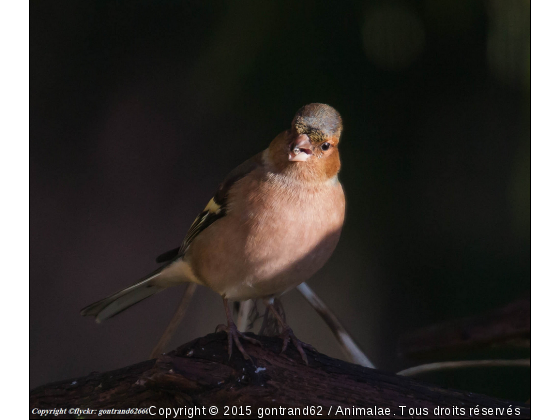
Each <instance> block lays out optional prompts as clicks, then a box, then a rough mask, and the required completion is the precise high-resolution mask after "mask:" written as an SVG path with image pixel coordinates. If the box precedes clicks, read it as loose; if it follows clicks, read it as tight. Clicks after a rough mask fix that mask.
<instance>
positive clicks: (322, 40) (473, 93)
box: [30, 0, 530, 400]
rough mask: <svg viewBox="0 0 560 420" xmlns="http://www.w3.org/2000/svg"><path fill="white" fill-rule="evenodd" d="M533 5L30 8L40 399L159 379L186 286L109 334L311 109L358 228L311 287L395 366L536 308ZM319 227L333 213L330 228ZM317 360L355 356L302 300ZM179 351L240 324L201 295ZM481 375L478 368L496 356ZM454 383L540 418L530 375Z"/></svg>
mask: <svg viewBox="0 0 560 420" xmlns="http://www.w3.org/2000/svg"><path fill="white" fill-rule="evenodd" d="M529 25H530V3H529V1H525V0H500V1H487V0H485V1H482V0H481V1H460V2H459V1H453V2H450V1H445V0H442V1H394V0H392V1H367V2H310V1H306V2H288V1H282V2H276V1H266V2H261V1H258V2H257V1H255V2H243V1H236V2H227V3H226V2H206V1H204V2H203V1H191V2H179V1H177V2H162V1H157V2H156V1H153V2H143V1H134V2H132V1H128V2H110V1H109V2H72V1H66V2H52V1H46V2H43V1H32V2H31V4H30V91H31V97H30V140H31V141H30V192H31V197H30V198H31V208H30V228H31V238H30V307H31V313H30V372H31V378H30V385H31V387H35V386H38V385H41V384H43V383H47V382H50V381H55V380H60V379H65V378H68V377H77V376H81V375H85V374H87V373H89V372H91V371H93V370H96V371H105V370H109V369H115V368H119V367H122V366H125V365H129V364H132V363H135V362H139V361H141V360H144V359H146V358H147V356H148V355H149V353H150V351H151V349H152V347H153V346H154V345H155V344H156V342H157V340H158V338H159V336H160V334H161V333H162V331H163V329H164V328H165V326H166V325H167V322H168V321H169V319H170V317H171V315H172V313H173V311H174V308H175V305H176V304H177V302H178V300H179V298H180V296H181V294H182V288H177V289H171V290H167V291H166V292H164V293H161V294H159V295H157V296H155V297H153V298H151V299H149V300H147V301H145V302H143V303H141V304H139V305H137V306H135V307H133V308H131V309H130V310H128V311H126V312H124V313H123V314H121V315H119V316H118V317H117V318H114V319H111V320H109V321H108V322H106V323H104V324H101V325H97V324H95V322H93V320H92V319H90V318H88V319H85V318H82V317H80V316H79V310H80V309H81V308H82V307H84V306H85V305H87V304H89V303H91V302H93V301H95V300H98V299H100V298H102V297H105V296H107V295H109V294H111V293H113V292H115V291H116V290H118V289H121V288H123V287H125V286H127V285H129V284H131V283H133V282H134V280H136V279H137V278H139V277H141V276H143V275H144V274H146V273H147V272H149V271H151V270H153V269H154V268H155V267H156V264H155V261H154V259H155V257H156V256H157V255H158V254H159V253H161V252H164V251H166V250H168V249H171V248H174V247H176V246H178V245H179V244H180V242H181V241H182V239H183V235H184V234H185V233H186V231H187V229H188V227H189V226H190V224H191V222H192V220H193V219H194V217H195V216H196V215H197V214H198V212H199V211H200V210H201V209H202V208H203V207H204V205H205V204H206V202H207V201H208V200H209V198H210V197H211V196H212V195H213V193H214V191H215V189H216V187H217V186H218V184H219V183H220V181H221V180H222V178H223V177H224V176H225V175H226V174H227V173H228V172H229V170H231V169H232V168H234V167H235V166H236V165H237V164H239V163H241V162H242V161H244V160H245V159H246V158H248V157H250V156H252V155H254V154H255V153H257V152H259V151H260V150H262V149H264V148H266V147H267V145H268V143H269V142H270V141H271V140H272V139H273V138H274V137H275V136H276V134H277V133H278V132H280V131H282V130H284V129H286V128H287V127H288V126H289V123H290V121H291V119H292V117H293V114H294V113H295V111H296V110H297V109H299V108H300V107H301V106H302V105H304V104H306V103H310V102H325V103H328V104H330V105H332V106H334V107H335V108H336V109H337V110H338V111H339V112H340V113H341V115H342V117H343V120H344V124H345V129H344V132H343V136H342V144H341V156H342V163H343V168H342V172H341V176H340V178H341V181H342V183H343V185H344V187H345V190H346V194H347V209H348V211H347V221H346V225H345V228H344V231H343V235H342V238H341V241H340V243H339V246H338V248H337V251H336V252H335V254H334V255H333V257H332V259H331V260H330V262H329V263H328V264H327V266H326V267H325V268H324V269H322V270H321V271H320V272H319V273H318V274H317V275H315V276H314V278H312V279H311V280H310V281H309V284H310V285H311V286H312V287H313V289H314V290H315V291H316V292H317V293H318V294H319V296H320V297H321V298H322V299H323V300H324V301H325V302H326V303H327V304H328V305H329V307H330V308H331V309H332V310H333V311H334V312H335V313H336V314H337V315H338V316H339V317H340V320H341V321H342V322H343V324H344V325H345V326H346V327H347V328H348V330H349V331H350V332H351V334H352V335H353V336H354V337H355V339H356V341H357V342H358V343H359V344H360V345H361V346H362V348H363V350H364V351H365V353H366V354H367V355H368V356H369V357H370V358H371V359H372V361H373V362H374V364H376V366H378V367H379V368H382V369H384V370H390V371H398V370H400V369H402V368H404V367H408V366H411V365H414V364H415V363H416V362H414V361H411V360H406V359H403V358H400V357H399V356H398V354H397V340H398V337H399V336H400V335H401V334H403V333H405V332H408V331H412V330H414V329H416V328H419V327H422V326H426V325H430V324H432V323H435V322H439V321H443V320H448V319H453V318H457V317H461V316H467V315H472V314H476V313H479V312H481V311H484V310H488V309H492V308H495V307H498V306H500V305H503V304H506V303H508V302H510V301H511V300H514V299H516V298H518V297H521V296H524V295H526V294H528V293H529V289H530V189H529V188H530V74H529V70H530V50H529V45H530V43H529V42H530V26H529ZM317 216H318V217H320V215H317ZM283 302H284V306H285V309H286V311H287V315H288V321H289V322H290V324H291V326H292V327H293V328H294V330H295V332H296V334H297V335H298V336H299V338H301V339H302V340H303V341H306V342H309V343H312V344H313V345H314V346H315V347H316V348H317V349H318V350H319V351H322V352H325V353H327V354H329V355H332V356H335V357H341V358H342V357H343V356H342V353H341V351H340V350H339V348H338V345H337V343H336V341H335V340H334V338H333V336H332V335H331V333H330V332H329V330H328V329H327V327H326V326H325V325H324V324H323V322H322V321H321V320H320V318H319V316H318V315H316V314H315V313H314V312H313V311H312V309H311V308H310V307H309V306H308V305H307V304H306V303H305V302H304V300H303V298H302V297H301V296H300V295H299V294H298V293H297V292H295V291H293V292H291V293H289V294H288V295H286V296H285V297H284V298H283ZM187 316H188V319H187V320H186V321H185V322H184V323H183V325H182V326H181V328H180V330H179V333H178V334H177V336H176V337H175V338H174V340H173V342H172V344H171V345H170V346H169V349H171V348H174V347H176V346H177V345H179V344H182V343H184V342H186V341H188V340H191V339H193V338H195V337H198V336H201V335H205V334H207V333H209V332H212V331H213V330H214V327H215V326H216V325H217V324H219V323H222V322H224V320H225V316H224V313H223V308H222V304H221V299H220V298H219V297H218V296H217V295H216V294H214V293H213V292H211V291H209V290H207V289H204V290H203V289H202V288H199V290H197V293H196V295H195V298H194V302H193V303H192V305H191V307H190V308H189V310H188V315H187ZM482 356H484V355H482ZM434 380H435V381H438V383H440V384H442V385H446V386H452V387H457V388H464V389H468V390H470V391H477V392H485V393H488V394H491V395H496V396H501V397H507V398H514V399H518V400H526V399H528V398H529V372H528V370H527V369H526V368H517V369H509V370H508V369H505V368H502V369H499V370H477V371H476V373H475V374H474V373H461V372H452V373H449V374H446V375H440V376H439V377H438V378H436V379H434Z"/></svg>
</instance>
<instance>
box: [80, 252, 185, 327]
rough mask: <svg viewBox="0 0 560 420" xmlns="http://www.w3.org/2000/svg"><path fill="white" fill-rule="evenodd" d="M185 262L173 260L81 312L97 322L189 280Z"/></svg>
mask: <svg viewBox="0 0 560 420" xmlns="http://www.w3.org/2000/svg"><path fill="white" fill-rule="evenodd" d="M185 264H186V263H185V262H184V261H182V260H175V261H172V262H170V263H168V264H166V265H164V266H162V267H160V268H158V269H157V270H155V271H154V272H152V273H150V274H148V275H147V276H145V277H143V278H142V279H140V280H139V281H138V282H136V283H135V284H133V285H132V286H129V287H127V288H125V289H122V290H121V291H119V292H117V293H115V294H113V295H111V296H109V297H106V298H105V299H102V300H100V301H98V302H95V303H92V304H91V305H89V306H86V307H85V308H84V309H82V310H81V312H80V314H81V315H82V316H94V317H95V320H96V321H97V322H101V321H104V320H106V319H108V318H111V317H113V316H115V315H117V314H119V313H120V312H122V311H124V310H125V309H128V308H130V307H131V306H132V305H135V304H137V303H138V302H141V301H142V300H144V299H146V298H148V297H150V296H152V295H153V294H156V293H158V292H161V291H162V290H164V289H166V288H168V287H170V286H176V285H179V284H181V283H185V282H188V281H189V279H188V278H187V277H186V276H185V275H184V269H182V268H184V267H183V266H184V265H185Z"/></svg>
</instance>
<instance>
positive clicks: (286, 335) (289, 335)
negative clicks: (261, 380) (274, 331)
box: [279, 327, 317, 365]
mask: <svg viewBox="0 0 560 420" xmlns="http://www.w3.org/2000/svg"><path fill="white" fill-rule="evenodd" d="M279 337H280V338H282V339H283V340H284V342H283V344H282V351H281V352H280V354H282V353H284V352H285V351H286V349H287V348H288V343H289V342H290V341H291V342H292V343H293V344H294V346H295V347H296V349H297V351H298V352H299V354H300V356H301V358H302V359H303V361H304V362H305V364H306V365H309V362H308V361H307V355H306V354H305V351H304V350H303V349H304V348H305V349H307V350H311V351H317V350H315V348H314V347H313V346H312V345H311V344H307V343H304V342H303V341H300V340H299V339H298V338H297V337H296V336H295V334H294V332H293V331H292V329H291V328H290V327H285V328H284V331H283V332H282V333H281V334H280V335H279Z"/></svg>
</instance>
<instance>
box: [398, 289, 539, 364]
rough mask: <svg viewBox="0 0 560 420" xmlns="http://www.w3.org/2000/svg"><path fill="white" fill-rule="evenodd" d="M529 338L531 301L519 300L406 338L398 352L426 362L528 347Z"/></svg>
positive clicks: (402, 338) (430, 327) (438, 325)
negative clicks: (440, 356) (460, 353)
mask: <svg viewBox="0 0 560 420" xmlns="http://www.w3.org/2000/svg"><path fill="white" fill-rule="evenodd" d="M530 338H531V301H530V299H520V300H517V301H515V302H512V303H510V304H508V305H507V306H504V307H502V308H499V309H496V310H493V311H490V312H487V313H484V314H480V315H475V316H472V317H467V318H462V319H456V320H452V321H448V322H444V323H441V324H437V325H432V326H429V327H425V328H422V329H419V330H417V331H414V332H413V333H410V334H407V335H404V336H403V337H401V339H400V343H399V352H400V353H401V354H402V355H403V356H407V357H412V358H425V357H429V356H435V355H437V354H442V353H444V354H446V355H449V354H450V353H453V352H458V351H463V350H467V349H471V348H477V347H488V346H494V347H497V346H515V347H529V346H530Z"/></svg>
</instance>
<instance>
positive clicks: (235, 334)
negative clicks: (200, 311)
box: [216, 324, 262, 364]
mask: <svg viewBox="0 0 560 420" xmlns="http://www.w3.org/2000/svg"><path fill="white" fill-rule="evenodd" d="M221 331H224V332H226V333H227V336H228V355H229V359H230V360H231V355H232V353H233V342H234V341H235V345H236V346H237V348H238V349H239V351H240V352H241V354H242V355H243V358H244V359H245V360H250V361H251V363H253V364H255V363H254V362H253V359H251V356H249V355H248V354H247V352H246V351H245V348H244V347H243V345H242V344H241V341H239V339H240V338H242V339H243V340H246V341H248V342H249V343H252V344H255V345H258V346H261V347H262V343H261V342H260V341H259V340H256V339H254V338H251V337H247V336H246V335H245V334H243V333H242V332H240V331H239V330H238V329H237V327H236V326H235V324H230V325H224V324H220V325H218V326H217V327H216V332H221Z"/></svg>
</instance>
